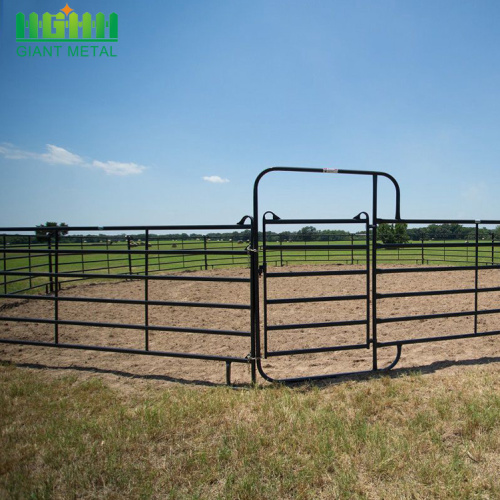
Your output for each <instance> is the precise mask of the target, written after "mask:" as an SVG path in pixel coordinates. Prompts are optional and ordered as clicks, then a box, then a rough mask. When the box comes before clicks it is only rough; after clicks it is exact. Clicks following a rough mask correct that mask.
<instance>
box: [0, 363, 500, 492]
mask: <svg viewBox="0 0 500 500" xmlns="http://www.w3.org/2000/svg"><path fill="white" fill-rule="evenodd" d="M131 383H133V381H132V382H131ZM0 386H1V387H0V428H1V441H0V447H1V448H0V449H1V450H2V452H1V454H0V497H2V498H20V499H21V498H22V499H25V498H29V499H44V498H56V499H58V498H61V499H62V498H64V499H68V498H79V499H85V498H109V499H113V498H117V499H118V498H120V499H122V498H158V499H160V498H161V499H163V498H172V499H176V498H190V499H197V498H199V499H201V498H204V499H205V498H221V499H222V498H228V499H256V498H259V499H276V498H280V499H288V498H290V499H292V498H293V499H306V498H311V499H312V498H314V499H316V498H325V499H332V498H370V499H378V498H380V499H401V498H408V499H410V498H414V499H420V498H421V499H428V498H447V499H448V498H463V499H470V498H491V499H493V498H499V497H500V479H499V477H498V470H499V466H500V458H499V457H500V454H499V450H500V427H499V416H500V395H499V394H500V393H499V387H500V379H499V377H498V372H494V371H492V370H488V369H487V368H484V367H483V368H481V367H472V368H469V369H467V370H464V371H463V373H462V374H459V375H457V374H456V373H455V374H452V375H442V374H441V375H438V374H434V375H418V374H412V375H406V376H402V377H399V378H388V377H384V378H375V379H369V380H363V381H354V382H353V381H350V382H345V383H342V384H337V385H329V386H325V387H322V388H319V387H297V388H293V389H290V388H286V387H280V386H269V387H264V388H256V389H243V390H238V391H236V390H233V389H230V388H219V387H217V388H208V389H207V388H203V389H202V388H199V387H181V386H179V387H168V388H166V389H158V388H157V387H151V389H150V390H148V391H147V392H146V393H139V392H132V393H129V394H128V395H126V396H125V395H124V394H123V393H121V392H117V391H114V390H112V389H110V388H109V387H108V386H106V385H105V384H104V383H103V382H102V381H100V380H99V379H97V378H95V379H92V380H90V381H81V380H79V379H78V378H77V377H65V378H59V379H54V378H49V377H45V376H43V374H42V373H41V372H40V371H38V372H37V371H31V370H27V369H18V368H16V367H14V366H12V365H3V366H0Z"/></svg>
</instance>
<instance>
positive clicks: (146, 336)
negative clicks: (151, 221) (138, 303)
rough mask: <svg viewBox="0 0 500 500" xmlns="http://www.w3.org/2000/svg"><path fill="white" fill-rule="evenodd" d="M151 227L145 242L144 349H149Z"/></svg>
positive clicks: (147, 230)
mask: <svg viewBox="0 0 500 500" xmlns="http://www.w3.org/2000/svg"><path fill="white" fill-rule="evenodd" d="M148 275H149V229H146V241H145V243H144V326H145V330H144V349H145V350H146V351H149V279H148Z"/></svg>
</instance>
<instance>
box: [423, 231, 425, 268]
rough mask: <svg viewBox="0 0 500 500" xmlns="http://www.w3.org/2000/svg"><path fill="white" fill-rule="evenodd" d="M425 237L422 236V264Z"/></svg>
mask: <svg viewBox="0 0 500 500" xmlns="http://www.w3.org/2000/svg"><path fill="white" fill-rule="evenodd" d="M424 258H425V257H424V237H423V236H422V265H424Z"/></svg>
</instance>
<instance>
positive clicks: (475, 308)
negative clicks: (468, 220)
mask: <svg viewBox="0 0 500 500" xmlns="http://www.w3.org/2000/svg"><path fill="white" fill-rule="evenodd" d="M478 285H479V222H476V261H475V272H474V333H477V306H478V295H479V293H478Z"/></svg>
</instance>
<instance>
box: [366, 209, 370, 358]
mask: <svg viewBox="0 0 500 500" xmlns="http://www.w3.org/2000/svg"><path fill="white" fill-rule="evenodd" d="M365 233H366V236H365V245H366V347H367V348H368V349H369V348H370V326H371V321H370V218H369V217H368V214H366V224H365Z"/></svg>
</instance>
